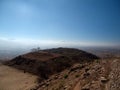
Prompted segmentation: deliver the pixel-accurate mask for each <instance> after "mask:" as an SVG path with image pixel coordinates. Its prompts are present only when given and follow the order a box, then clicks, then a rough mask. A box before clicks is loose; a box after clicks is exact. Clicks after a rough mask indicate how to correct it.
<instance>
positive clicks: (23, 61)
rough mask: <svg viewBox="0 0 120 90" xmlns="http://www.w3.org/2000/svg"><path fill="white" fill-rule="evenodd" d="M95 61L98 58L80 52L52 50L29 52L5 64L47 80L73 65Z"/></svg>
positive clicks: (65, 49)
mask: <svg viewBox="0 0 120 90" xmlns="http://www.w3.org/2000/svg"><path fill="white" fill-rule="evenodd" d="M95 59H99V57H97V56H95V55H93V54H90V53H87V52H85V51H82V50H78V49H73V48H54V49H46V50H40V51H36V52H30V53H27V54H24V55H21V56H18V57H16V58H14V59H12V60H11V61H8V62H6V64H7V65H9V66H12V67H15V68H17V69H20V70H24V72H29V73H32V74H36V75H39V76H40V77H41V78H43V79H47V78H48V77H49V76H50V75H52V74H55V73H58V72H61V71H62V70H65V69H66V68H69V67H71V66H72V65H73V64H75V63H85V62H92V61H93V60H95Z"/></svg>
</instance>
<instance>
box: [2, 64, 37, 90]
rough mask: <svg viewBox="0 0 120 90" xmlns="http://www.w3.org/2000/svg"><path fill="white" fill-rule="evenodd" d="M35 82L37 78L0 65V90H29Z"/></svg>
mask: <svg viewBox="0 0 120 90" xmlns="http://www.w3.org/2000/svg"><path fill="white" fill-rule="evenodd" d="M36 80H37V76H34V75H31V74H29V73H24V72H22V71H19V70H17V69H14V68H11V67H8V66H5V65H2V64H1V63H0V90H30V88H32V87H34V86H35V85H36V84H37V83H36Z"/></svg>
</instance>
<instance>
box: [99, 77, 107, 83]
mask: <svg viewBox="0 0 120 90" xmlns="http://www.w3.org/2000/svg"><path fill="white" fill-rule="evenodd" d="M100 81H101V82H102V83H106V82H107V81H108V80H107V79H106V78H105V77H101V78H100Z"/></svg>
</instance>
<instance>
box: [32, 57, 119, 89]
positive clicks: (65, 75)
mask: <svg viewBox="0 0 120 90" xmlns="http://www.w3.org/2000/svg"><path fill="white" fill-rule="evenodd" d="M33 90H34V89H33ZM35 90H120V59H115V58H114V59H104V60H99V61H98V60H96V61H94V62H92V63H85V64H75V65H73V66H72V67H71V68H70V69H66V70H64V71H62V72H61V73H58V74H56V75H52V76H51V77H50V78H49V79H47V80H44V81H43V82H41V83H40V84H39V85H38V86H37V87H36V89H35Z"/></svg>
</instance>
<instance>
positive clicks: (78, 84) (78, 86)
mask: <svg viewBox="0 0 120 90" xmlns="http://www.w3.org/2000/svg"><path fill="white" fill-rule="evenodd" d="M74 90H80V82H78V83H77V85H76V86H75V88H74Z"/></svg>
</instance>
